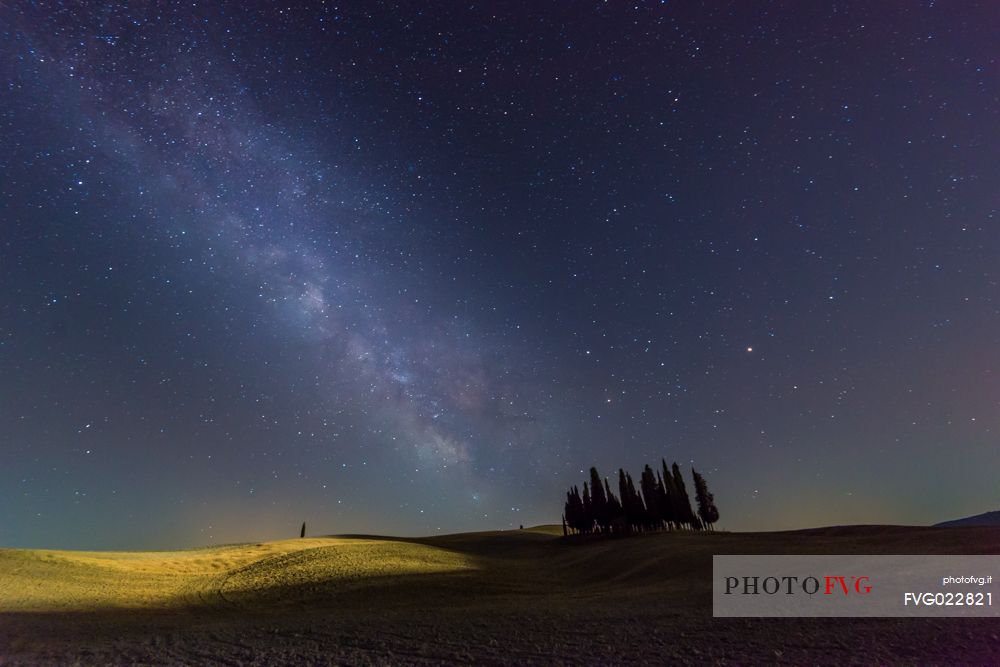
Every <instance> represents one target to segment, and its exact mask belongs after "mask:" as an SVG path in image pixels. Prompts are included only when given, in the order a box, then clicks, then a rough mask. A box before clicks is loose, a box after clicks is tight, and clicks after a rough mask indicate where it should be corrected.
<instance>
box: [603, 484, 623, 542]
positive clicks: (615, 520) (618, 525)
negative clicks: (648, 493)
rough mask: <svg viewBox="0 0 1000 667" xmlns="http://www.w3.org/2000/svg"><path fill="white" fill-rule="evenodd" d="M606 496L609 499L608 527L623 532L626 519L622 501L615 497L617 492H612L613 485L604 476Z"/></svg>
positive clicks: (612, 530) (613, 530)
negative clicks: (623, 514) (623, 513)
mask: <svg viewBox="0 0 1000 667" xmlns="http://www.w3.org/2000/svg"><path fill="white" fill-rule="evenodd" d="M604 496H605V497H606V498H607V499H608V506H607V512H608V528H609V530H610V531H611V532H618V533H620V532H623V531H624V525H625V519H624V517H623V516H622V503H621V501H620V500H619V499H618V498H616V497H615V494H614V493H612V492H611V486H610V485H609V484H608V478H607V477H605V478H604Z"/></svg>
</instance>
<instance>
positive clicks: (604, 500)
mask: <svg viewBox="0 0 1000 667" xmlns="http://www.w3.org/2000/svg"><path fill="white" fill-rule="evenodd" d="M590 504H591V506H592V507H593V509H594V521H595V522H596V523H597V526H598V527H599V528H600V529H601V531H602V532H605V531H607V528H608V525H609V524H610V523H611V522H610V521H609V520H608V497H607V496H606V495H605V494H604V484H603V483H602V482H601V475H600V473H598V472H597V468H591V469H590Z"/></svg>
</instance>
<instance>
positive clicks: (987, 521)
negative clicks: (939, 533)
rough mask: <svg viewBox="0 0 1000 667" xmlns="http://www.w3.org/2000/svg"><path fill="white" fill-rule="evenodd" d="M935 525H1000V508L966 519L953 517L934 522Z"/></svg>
mask: <svg viewBox="0 0 1000 667" xmlns="http://www.w3.org/2000/svg"><path fill="white" fill-rule="evenodd" d="M934 525H935V526H1000V510H996V511H994V512H984V513H983V514H977V515H976V516H967V517H965V518H964V519H952V520H951V521H942V522H941V523H936V524H934Z"/></svg>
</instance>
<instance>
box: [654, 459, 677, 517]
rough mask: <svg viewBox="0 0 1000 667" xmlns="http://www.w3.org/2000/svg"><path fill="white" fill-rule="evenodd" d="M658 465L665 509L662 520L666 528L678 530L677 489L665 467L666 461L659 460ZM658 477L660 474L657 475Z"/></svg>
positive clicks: (672, 477) (668, 469) (668, 470)
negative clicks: (660, 468)
mask: <svg viewBox="0 0 1000 667" xmlns="http://www.w3.org/2000/svg"><path fill="white" fill-rule="evenodd" d="M660 464H661V466H662V477H660V484H661V485H662V487H663V505H664V506H665V507H666V508H667V510H666V516H665V517H664V520H665V521H666V522H667V528H671V529H673V528H680V522H679V521H678V520H677V507H678V504H679V503H678V501H677V489H676V488H675V486H674V476H673V475H672V474H671V472H670V468H668V467H667V460H666V459H660ZM657 474H658V475H659V474H660V473H657Z"/></svg>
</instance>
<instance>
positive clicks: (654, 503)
mask: <svg viewBox="0 0 1000 667" xmlns="http://www.w3.org/2000/svg"><path fill="white" fill-rule="evenodd" d="M639 488H640V489H642V499H643V501H644V503H645V505H646V516H645V521H644V522H643V528H644V529H645V530H655V529H657V528H659V527H660V526H661V525H662V524H663V513H662V511H661V510H662V508H661V507H660V501H659V498H658V497H657V496H658V495H659V494H658V492H657V490H656V477H654V476H653V469H652V468H650V467H649V465H648V464H647V465H646V467H645V468H643V469H642V475H641V476H640V477H639Z"/></svg>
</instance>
